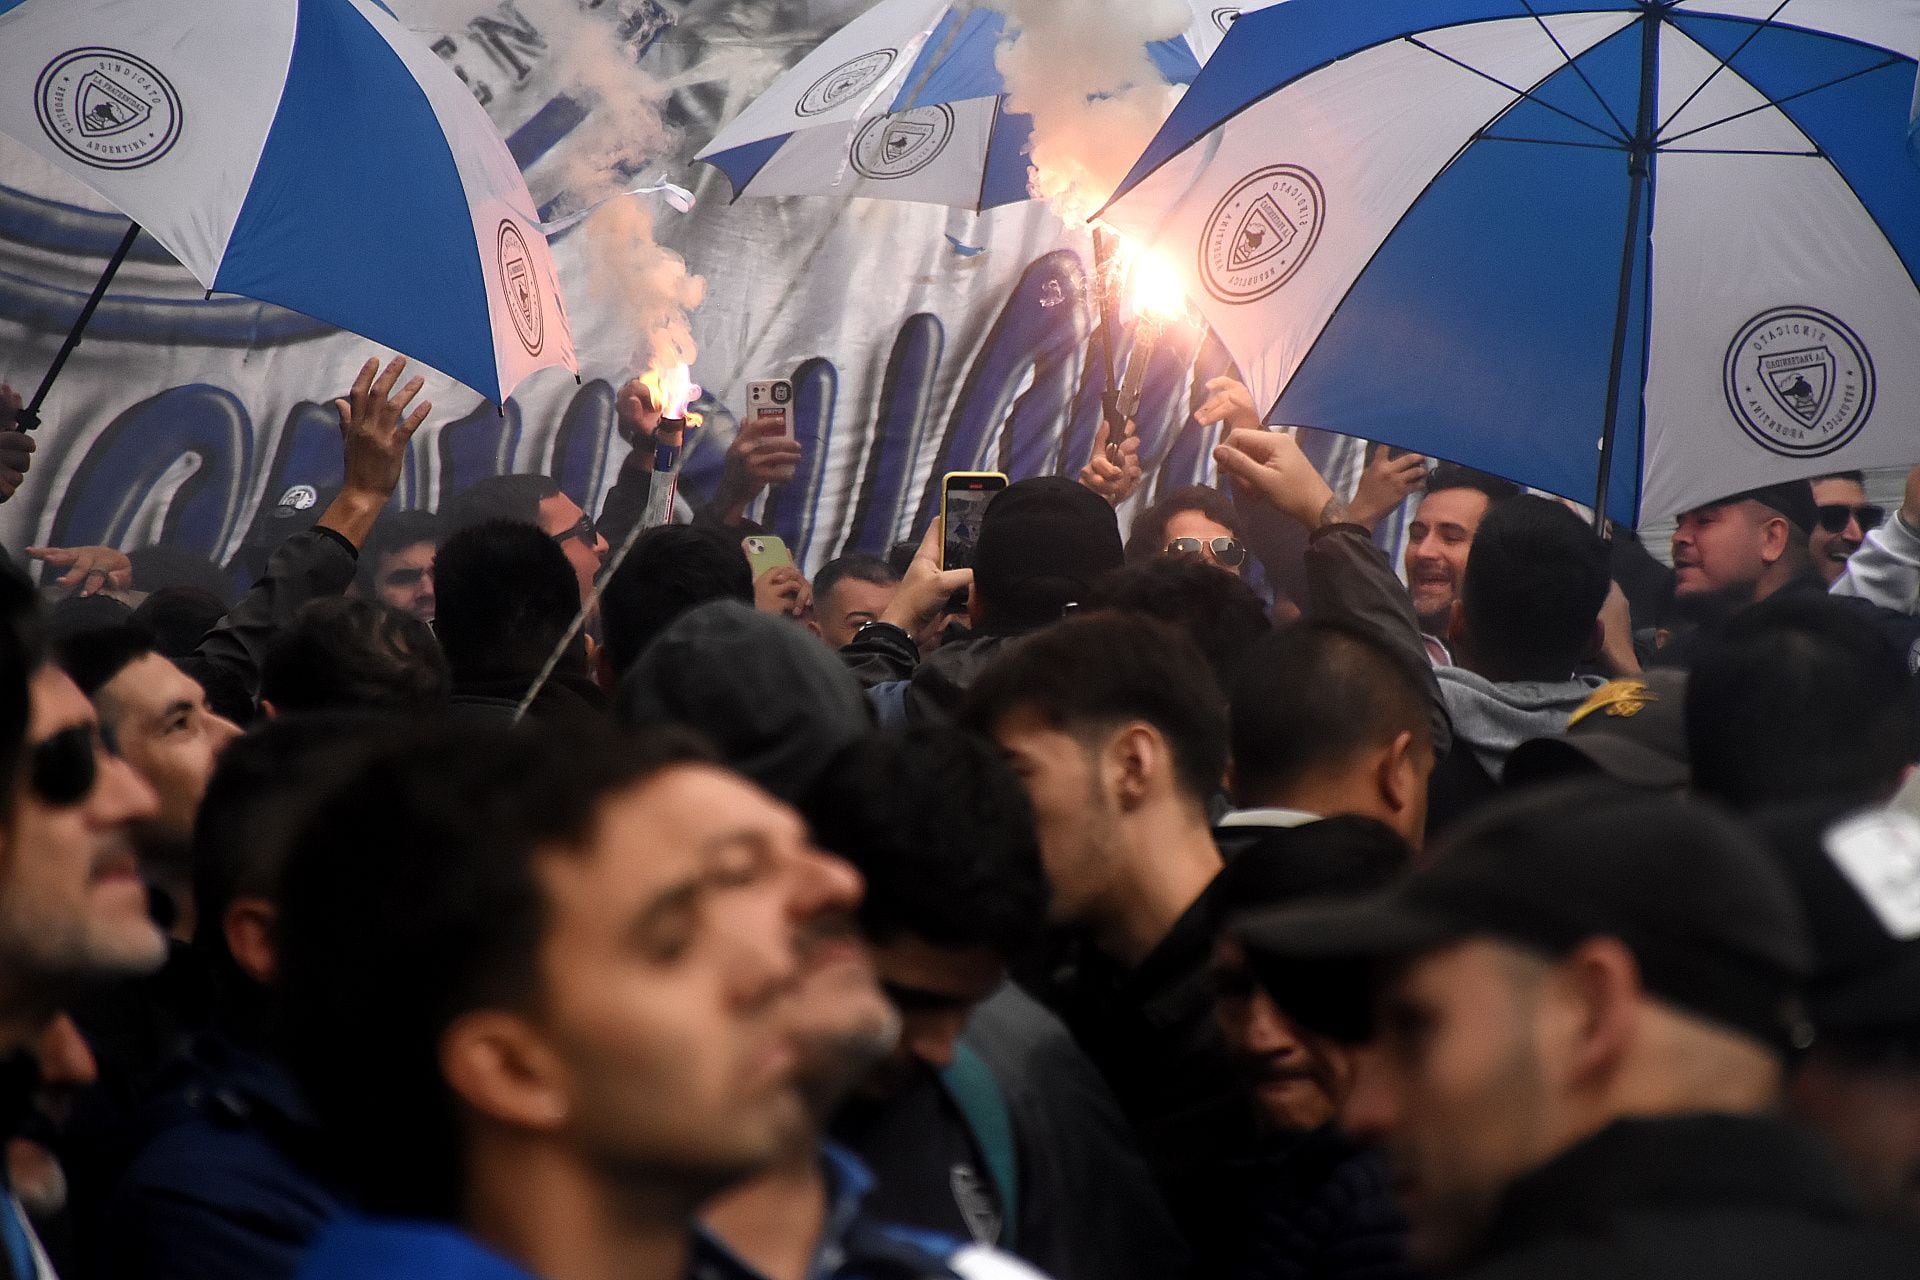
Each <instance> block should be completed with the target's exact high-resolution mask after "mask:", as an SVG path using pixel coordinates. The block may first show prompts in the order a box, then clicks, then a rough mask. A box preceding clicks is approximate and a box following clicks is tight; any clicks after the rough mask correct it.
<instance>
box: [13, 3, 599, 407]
mask: <svg viewBox="0 0 1920 1280" xmlns="http://www.w3.org/2000/svg"><path fill="white" fill-rule="evenodd" d="M0 84H4V85H5V88H4V89H3V90H0V131H4V132H6V133H8V134H10V135H12V136H13V137H15V138H17V139H19V140H20V141H21V142H23V143H25V144H26V145H27V146H29V147H31V148H33V149H34V150H35V151H37V152H39V153H40V154H41V155H43V156H45V157H46V158H47V159H48V160H50V161H52V162H53V163H54V164H56V165H58V166H60V167H61V168H62V169H64V170H66V171H67V172H68V173H70V174H72V175H73V176H74V177H75V178H77V179H79V180H80V181H81V182H84V183H86V184H87V185H88V186H89V187H91V188H93V189H94V190H95V191H97V192H99V193H100V195H101V196H102V197H104V198H105V199H106V200H107V201H109V202H110V203H112V204H113V205H114V206H115V207H116V208H118V209H120V210H121V211H122V212H124V213H125V214H127V216H128V217H130V218H132V219H133V220H134V221H135V222H137V223H139V224H140V225H141V226H143V227H144V228H146V230H147V231H148V232H149V233H150V234H151V235H152V236H153V237H154V238H155V239H156V240H158V241H159V242H160V243H161V244H162V245H164V246H165V247H166V248H167V250H168V251H169V252H170V253H172V254H173V255H174V256H175V257H176V258H178V259H179V260H180V261H181V262H182V263H183V264H184V265H185V266H186V268H187V269H188V270H189V271H191V272H192V273H193V275H194V277H195V278H196V279H197V280H199V281H200V283H201V284H202V285H203V286H204V287H205V288H207V289H208V290H210V291H218V292H222V293H236V294H242V295H244V296H246V297H249V298H256V299H259V300H261V301H265V302H272V303H277V304H278V305H280V306H284V307H289V308H291V309H293V310H295V311H299V312H302V313H304V314H306V315H309V316H313V317H314V318H316V319H319V320H324V321H326V322H327V323H329V324H334V325H338V326H339V327H341V328H343V329H348V330H351V331H352V332H354V333H358V334H361V335H362V336H364V337H367V338H370V339H372V340H373V341H375V342H378V343H381V344H383V345H385V346H388V347H391V348H393V349H394V350H396V351H400V352H403V353H405V354H406V355H409V356H412V357H415V358H417V359H419V360H421V361H424V362H425V363H426V364H429V365H431V366H433V367H434V368H436V369H439V370H440V371H441V372H443V373H446V374H448V375H450V376H451V377H454V378H457V379H459V380H460V381H461V382H463V383H465V384H467V385H468V386H470V387H472V388H473V389H474V390H476V391H478V392H480V393H481V394H483V395H485V396H487V397H489V398H490V399H493V400H496V401H498V400H500V399H503V398H504V397H505V396H506V395H507V394H508V393H509V392H511V391H512V390H513V387H514V385H515V384H516V383H518V382H519V381H520V380H521V379H522V378H524V377H526V376H527V375H528V374H529V373H532V372H533V371H534V370H535V369H539V368H543V367H545V366H547V365H559V366H561V367H564V368H567V369H574V368H575V367H576V366H575V362H574V355H573V338H572V335H571V333H570V332H569V330H568V326H567V319H566V314H565V312H564V311H563V310H562V308H561V304H560V291H559V286H558V282H557V280H556V279H555V276H554V269H553V261H552V258H551V257H550V256H549V254H548V252H547V243H546V239H545V238H544V237H543V236H542V235H541V233H540V226H539V222H538V220H537V219H536V217H535V214H534V206H533V200H532V198H531V197H530V196H529V195H528V193H527V187H526V183H525V181H524V180H523V179H522V178H521V176H520V170H519V167H518V166H517V165H516V164H515V163H514V161H513V157H512V156H511V155H509V154H508V152H507V148H506V144H505V143H504V142H503V141H502V140H501V137H500V135H499V133H498V131H497V130H495V129H494V127H493V124H492V122H491V121H489V120H488V119H487V114H486V112H485V111H483V110H482V109H481V107H480V105H479V104H478V103H477V102H475V101H474V99H473V95H472V94H471V93H469V92H468V91H467V89H466V87H465V86H464V85H462V84H461V83H460V80H459V78H458V77H457V76H455V75H454V73H453V72H452V71H451V70H449V69H448V68H447V67H446V66H445V65H444V64H443V63H442V62H441V61H440V59H439V58H438V57H436V56H435V55H434V53H433V52H432V50H430V49H428V48H427V47H426V45H425V44H424V43H422V42H421V41H420V40H419V39H417V38H416V37H415V36H413V35H412V34H411V33H410V32H408V31H407V30H406V29H405V28H403V27H402V26H401V25H400V24H399V22H398V21H396V20H395V19H394V17H393V15H392V14H391V13H390V12H388V11H387V9H386V8H385V7H384V6H383V5H381V4H378V3H375V2H373V0H0Z"/></svg>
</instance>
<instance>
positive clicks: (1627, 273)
mask: <svg viewBox="0 0 1920 1280" xmlns="http://www.w3.org/2000/svg"><path fill="white" fill-rule="evenodd" d="M1659 55H1660V15H1659V14H1658V13H1655V12H1651V11H1650V12H1647V13H1644V14H1642V15H1641V16H1640V112H1639V117H1638V118H1637V119H1636V120H1635V121H1634V126H1633V138H1632V140H1631V141H1630V142H1629V144H1628V149H1627V178H1628V183H1627V234H1626V239H1625V240H1624V241H1623V242H1622V244H1621V248H1620V301H1619V303H1618V305H1617V306H1616V307H1615V309H1614V313H1613V357H1612V360H1611V361H1610V362H1609V363H1608V366H1607V419H1606V423H1605V424H1604V426H1603V427H1602V429H1601V432H1600V480H1599V483H1598V484H1597V485H1595V486H1594V495H1593V531H1594V532H1595V533H1597V534H1600V535H1602V536H1603V537H1604V536H1605V534H1606V531H1607V490H1608V489H1609V488H1610V487H1611V485H1612V481H1613V437H1614V424H1615V423H1616V422H1617V420H1618V419H1619V416H1620V390H1621V388H1620V374H1621V371H1622V369H1623V368H1624V367H1625V366H1626V357H1627V321H1628V319H1629V318H1630V315H1629V313H1630V311H1631V308H1632V306H1633V259H1634V253H1635V251H1636V250H1637V249H1638V248H1639V247H1640V206H1641V205H1642V204H1643V203H1645V201H1646V195H1647V177H1648V174H1649V173H1650V172H1651V170H1652V166H1653V134H1654V124H1655V116H1654V90H1655V88H1656V87H1657V85H1658V82H1659V80H1658V78H1659V69H1660V62H1659ZM1645 376H1646V371H1645V370H1644V369H1643V370H1641V377H1642V378H1644V377H1645ZM1643 411H1644V410H1643Z"/></svg>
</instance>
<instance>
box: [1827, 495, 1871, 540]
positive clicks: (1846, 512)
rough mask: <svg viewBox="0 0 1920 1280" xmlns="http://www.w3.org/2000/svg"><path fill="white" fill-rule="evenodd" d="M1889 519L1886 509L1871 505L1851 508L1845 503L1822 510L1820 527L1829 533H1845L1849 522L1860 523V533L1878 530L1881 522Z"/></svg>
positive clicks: (1835, 504) (1830, 505)
mask: <svg viewBox="0 0 1920 1280" xmlns="http://www.w3.org/2000/svg"><path fill="white" fill-rule="evenodd" d="M1886 518H1887V509H1886V508H1885V507H1876V506H1874V505H1873V504H1871V503H1867V504H1864V505H1862V506H1858V507H1850V506H1848V505H1847V504H1846V503H1844V502H1832V503H1828V504H1826V505H1824V506H1822V507H1821V508H1820V527H1821V528H1822V529H1825V530H1826V531H1827V532H1828V533H1844V532H1845V531H1846V528H1847V522H1848V521H1849V520H1858V521H1859V522H1860V531H1861V532H1862V533H1865V532H1866V531H1868V530H1870V529H1878V528H1879V527H1880V522H1881V521H1883V520H1885V519H1886Z"/></svg>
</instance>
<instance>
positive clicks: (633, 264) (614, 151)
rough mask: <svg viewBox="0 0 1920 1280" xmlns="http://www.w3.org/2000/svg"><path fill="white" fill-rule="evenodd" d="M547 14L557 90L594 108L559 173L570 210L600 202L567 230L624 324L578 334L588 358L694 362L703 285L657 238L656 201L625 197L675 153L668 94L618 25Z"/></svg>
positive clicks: (629, 363)
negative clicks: (581, 245) (666, 113)
mask: <svg viewBox="0 0 1920 1280" xmlns="http://www.w3.org/2000/svg"><path fill="white" fill-rule="evenodd" d="M611 7H612V6H609V8H611ZM568 10H572V12H571V13H569V12H567V11H568ZM550 14H551V16H549V17H548V18H547V20H546V22H545V23H544V27H545V32H546V37H547V42H548V44H549V46H550V47H551V58H552V62H551V65H552V66H553V67H554V68H555V69H556V71H557V72H558V79H559V85H560V87H561V88H562V89H563V90H564V91H565V92H566V93H567V95H568V96H569V97H571V98H573V99H574V100H575V101H576V102H578V103H579V105H580V106H581V107H582V108H584V109H585V110H586V112H587V116H586V119H585V121H584V122H583V123H582V124H580V125H579V126H578V127H577V128H575V129H574V131H573V132H572V133H571V134H569V135H568V137H567V139H566V141H565V142H564V143H563V144H562V146H563V152H562V154H561V156H560V157H559V160H560V163H559V167H558V172H557V174H556V175H555V177H556V178H557V180H558V183H559V185H560V186H561V187H562V188H563V189H564V192H565V205H566V208H567V209H571V210H583V209H590V208H593V206H595V205H596V204H598V205H600V207H599V208H597V209H594V210H593V212H592V213H591V214H590V215H589V216H588V217H587V218H586V220H585V221H584V222H583V223H582V224H581V225H580V226H579V228H578V229H576V230H574V231H572V232H570V233H569V235H570V236H571V237H581V238H584V239H585V241H586V244H585V254H584V257H585V259H586V264H587V272H586V275H587V289H588V293H589V296H590V297H591V298H592V299H593V301H594V303H595V304H596V305H597V306H599V307H601V308H605V309H607V310H609V311H611V312H612V313H613V314H615V315H617V316H619V317H621V320H622V323H621V324H620V325H619V326H618V327H617V329H612V327H609V326H593V330H594V333H595V337H594V338H588V337H586V335H583V334H576V335H575V336H576V338H577V339H581V340H582V341H583V342H585V343H588V344H590V345H592V346H594V347H595V348H596V349H595V350H594V351H592V352H591V353H589V352H587V351H585V350H583V351H582V352H581V356H582V362H583V363H586V362H587V361H588V359H589V358H591V359H592V362H593V363H595V364H618V365H622V366H623V367H626V368H629V369H637V368H663V367H668V366H672V365H676V364H688V365H690V364H692V363H693V360H694V356H695V354H696V353H697V348H696V346H695V343H694V339H693V325H692V321H691V318H690V315H689V313H690V312H692V311H693V310H694V309H695V308H696V307H698V306H699V305H700V302H701V300H702V299H703V298H704V297H705V296H706V282H705V281H704V280H702V279H701V278H700V277H699V276H697V275H694V274H693V273H692V272H690V271H689V270H688V269H687V264H686V260H685V259H684V258H682V257H681V256H680V255H679V254H677V253H675V252H674V251H673V250H671V249H668V248H666V247H664V246H662V245H661V244H659V243H658V241H656V240H655V238H654V217H655V206H654V204H653V197H649V196H624V195H623V193H624V192H626V191H629V190H631V189H632V188H633V187H634V186H636V185H639V184H640V182H641V181H642V176H641V175H642V171H643V170H644V169H646V168H647V166H648V165H650V164H651V165H654V166H659V165H662V164H664V163H665V162H666V161H667V160H669V159H670V158H671V157H672V156H673V155H674V154H675V149H676V146H677V143H678V139H677V138H676V137H675V135H674V132H673V130H672V129H670V128H669V127H668V126H667V124H666V123H665V121H664V120H663V119H662V117H661V108H662V107H663V106H664V104H665V103H666V100H667V96H668V90H667V88H666V86H665V85H663V84H662V83H660V81H658V80H657V79H655V78H654V77H653V76H651V75H649V74H648V73H647V72H646V71H644V70H642V69H641V67H640V66H639V52H640V50H639V49H638V48H637V47H636V42H635V41H634V40H631V39H627V38H623V36H622V34H621V32H620V31H619V30H617V29H616V27H615V26H614V24H613V22H611V21H608V20H607V19H606V18H603V17H601V16H600V15H599V14H597V13H589V12H583V11H580V10H575V9H573V6H571V5H566V4H555V5H553V6H551V7H550ZM563 14H564V15H565V16H564V17H563V16H562V15H563ZM602 201H605V202H606V203H604V204H601V203H600V202H602ZM610 329H611V332H609V330H610ZM596 339H597V340H596Z"/></svg>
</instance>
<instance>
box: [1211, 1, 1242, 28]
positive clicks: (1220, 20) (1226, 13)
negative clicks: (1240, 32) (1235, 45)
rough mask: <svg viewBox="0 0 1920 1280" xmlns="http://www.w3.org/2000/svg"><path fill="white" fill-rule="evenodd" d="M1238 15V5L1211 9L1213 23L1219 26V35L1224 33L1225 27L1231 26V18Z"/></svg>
mask: <svg viewBox="0 0 1920 1280" xmlns="http://www.w3.org/2000/svg"><path fill="white" fill-rule="evenodd" d="M1239 16H1240V10H1239V8H1238V6H1234V7H1231V8H1220V9H1215V10H1214V11H1213V25H1214V26H1216V27H1218V28H1220V34H1221V35H1225V34H1226V33H1227V28H1228V27H1230V26H1232V25H1233V20H1234V19H1235V18H1237V17H1239Z"/></svg>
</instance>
